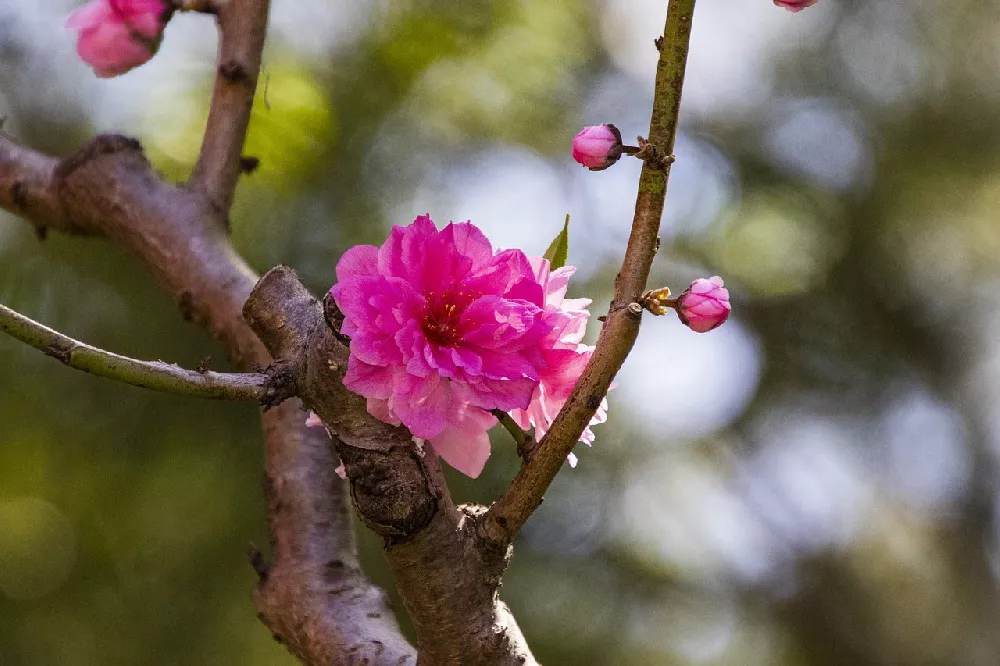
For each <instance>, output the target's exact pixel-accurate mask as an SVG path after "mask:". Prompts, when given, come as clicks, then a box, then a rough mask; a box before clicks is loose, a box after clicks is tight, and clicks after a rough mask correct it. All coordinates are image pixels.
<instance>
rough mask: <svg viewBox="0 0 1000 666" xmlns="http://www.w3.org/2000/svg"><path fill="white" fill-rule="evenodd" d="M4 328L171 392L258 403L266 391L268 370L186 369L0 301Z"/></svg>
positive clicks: (116, 375)
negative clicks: (105, 344) (85, 337)
mask: <svg viewBox="0 0 1000 666" xmlns="http://www.w3.org/2000/svg"><path fill="white" fill-rule="evenodd" d="M0 331H3V332H4V333H7V334H8V335H10V336H11V337H13V338H15V339H17V340H20V341H21V342H24V343H26V344H28V345H31V346H32V347H34V348H35V349H38V350H40V351H42V352H44V353H45V354H47V355H49V356H51V357H53V358H55V359H57V360H58V361H60V362H62V363H64V364H66V365H68V366H69V367H71V368H75V369H77V370H83V371H84V372H89V373H90V374H92V375H97V376H98V377H105V378H107V379H114V380H115V381H119V382H124V383H126V384H131V385H132V386H139V387H142V388H148V389H152V390H154V391H164V392H166V393H179V394H182V395H189V396H192V397H196V398H214V399H217V400H233V401H236V402H259V401H261V400H262V399H264V397H265V395H266V394H267V375H265V374H262V373H248V374H229V373H220V372H212V371H210V370H206V371H204V372H199V371H195V370H185V369H184V368H180V367H178V366H176V365H171V364H169V363H162V362H159V361H139V360H136V359H134V358H128V357H127V356H119V355H118V354H114V353H112V352H109V351H104V350H103V349H98V348H97V347H92V346H90V345H88V344H86V343H83V342H79V341H77V340H74V339H73V338H71V337H69V336H66V335H63V334H62V333H60V332H58V331H54V330H52V329H51V328H48V327H47V326H43V325H42V324H39V323H38V322H37V321H34V320H33V319H29V318H28V317H25V316H24V315H22V314H20V313H19V312H15V311H14V310H11V309H10V308H8V307H7V306H5V305H3V304H0Z"/></svg>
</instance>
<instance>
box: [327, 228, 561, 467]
mask: <svg viewBox="0 0 1000 666" xmlns="http://www.w3.org/2000/svg"><path fill="white" fill-rule="evenodd" d="M337 280H338V282H337V284H335V285H334V286H333V287H332V288H331V289H330V292H331V293H332V294H333V297H334V299H335V300H336V302H337V305H338V306H339V307H340V309H341V311H342V312H343V313H344V323H343V326H342V327H341V332H342V333H343V334H344V335H347V336H350V338H351V355H350V360H349V362H348V369H347V374H346V375H345V377H344V384H345V385H346V386H347V388H349V389H350V390H352V391H354V392H355V393H358V394H360V395H363V396H365V397H366V398H368V411H369V413H371V414H372V415H373V416H375V417H376V418H378V419H380V420H382V421H385V422H387V423H392V424H396V425H398V424H400V423H402V424H403V425H405V426H406V427H407V428H409V429H410V432H412V433H413V435H414V436H415V437H418V438H421V439H426V440H427V441H429V442H430V444H431V446H432V447H433V448H434V451H435V452H436V453H437V454H438V455H439V456H441V457H442V458H444V460H445V461H446V462H447V463H448V464H450V465H451V466H452V467H454V468H455V469H457V470H459V471H460V472H463V473H464V474H467V475H468V476H471V477H476V476H478V475H479V473H480V472H481V471H482V468H483V466H484V465H485V464H486V459H487V458H488V457H489V453H490V442H489V437H488V436H487V434H486V431H487V430H488V429H489V428H490V427H492V426H493V425H494V424H496V422H497V421H496V417H495V416H493V414H491V413H490V410H493V409H500V410H503V411H509V410H512V409H524V408H526V407H528V405H529V403H530V401H531V397H532V394H533V393H534V391H535V388H536V387H537V386H538V382H539V379H540V376H541V372H542V371H543V370H544V368H545V365H546V361H545V354H544V353H543V350H542V346H541V345H542V341H543V340H546V339H547V338H548V336H549V334H550V333H551V331H552V328H553V325H552V324H550V323H548V322H547V321H546V316H545V313H544V311H543V308H544V306H545V293H544V291H543V289H542V286H541V285H540V284H539V283H538V280H537V279H536V277H535V274H534V272H533V270H532V267H531V264H530V263H529V261H528V258H527V257H526V256H525V255H524V253H523V252H521V251H520V250H505V251H502V252H498V253H496V254H494V251H493V247H492V246H491V245H490V242H489V240H487V238H486V236H484V235H483V233H482V232H481V231H480V230H479V229H478V228H477V227H475V226H474V225H472V224H471V223H469V222H464V223H462V224H454V223H452V224H449V225H448V226H447V227H445V228H444V229H443V230H441V231H438V230H437V228H436V227H435V226H434V222H432V221H431V219H430V217H428V216H426V215H423V216H420V217H418V218H417V219H416V220H415V221H414V222H413V224H411V225H409V226H407V227H399V226H396V227H393V229H392V231H391V233H390V234H389V238H388V239H387V240H386V241H385V243H383V245H382V246H381V247H374V246H372V245H359V246H357V247H354V248H351V249H350V250H348V251H347V252H345V253H344V255H343V256H342V257H341V259H340V262H339V263H338V264H337Z"/></svg>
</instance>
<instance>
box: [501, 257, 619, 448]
mask: <svg viewBox="0 0 1000 666" xmlns="http://www.w3.org/2000/svg"><path fill="white" fill-rule="evenodd" d="M531 266H532V268H533V269H534V271H535V278H536V279H537V280H538V283H539V284H541V285H542V288H543V289H544V290H545V319H546V321H547V322H548V323H550V324H551V325H552V329H551V330H550V331H549V333H548V335H547V336H546V337H545V339H544V340H543V341H542V345H541V346H542V354H543V356H544V358H545V368H544V369H543V370H542V371H541V374H540V380H541V381H540V382H539V384H538V387H537V388H536V389H535V391H534V393H532V395H531V404H530V405H528V407H527V409H514V410H511V412H510V415H511V417H512V418H513V419H514V421H515V422H516V423H517V424H518V426H520V427H521V428H523V429H525V430H527V429H528V428H531V427H534V428H535V440H536V441H537V440H541V438H542V436H543V435H545V433H546V432H547V431H548V429H549V426H551V425H552V421H553V419H555V417H556V415H557V414H558V413H559V410H560V409H562V406H563V405H564V404H566V401H567V400H568V399H569V394H570V392H571V391H572V390H573V387H574V386H576V382H577V380H578V379H579V378H580V373H582V372H583V369H584V368H585V367H586V366H587V363H588V362H589V361H590V357H591V355H593V353H594V348H593V347H591V346H588V345H585V344H582V343H581V340H583V335H584V333H585V332H586V328H587V319H588V318H589V317H590V312H589V311H588V310H587V306H588V305H590V299H589V298H577V299H568V298H566V288H567V286H568V284H569V279H570V277H571V276H572V275H573V273H575V272H576V269H575V268H574V267H572V266H564V267H562V268H559V269H556V270H554V271H553V270H550V266H549V262H548V260H547V259H543V258H541V257H532V258H531ZM607 418H608V401H607V399H606V398H605V399H604V400H602V401H601V405H600V407H598V409H597V413H596V414H594V418H593V419H591V421H590V425H595V424H597V423H604V421H606V420H607ZM580 441H581V442H585V443H587V444H590V443H591V442H593V441H594V433H593V431H592V430H591V429H590V427H589V426H588V427H587V428H586V429H585V430H584V431H583V434H582V435H581V436H580ZM569 460H570V465H575V464H576V457H575V456H573V454H570V459H569Z"/></svg>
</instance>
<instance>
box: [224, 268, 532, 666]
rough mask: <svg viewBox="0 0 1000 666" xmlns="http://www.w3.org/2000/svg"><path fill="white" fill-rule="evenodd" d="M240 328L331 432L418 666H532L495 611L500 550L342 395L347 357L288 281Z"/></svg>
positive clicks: (503, 559) (430, 464)
mask: <svg viewBox="0 0 1000 666" xmlns="http://www.w3.org/2000/svg"><path fill="white" fill-rule="evenodd" d="M244 316H245V317H246V319H247V321H248V322H249V323H250V325H251V326H252V327H253V328H254V330H255V331H257V333H258V335H260V337H261V339H262V340H264V342H265V344H267V346H268V348H269V349H270V350H271V353H272V354H273V355H274V356H275V358H277V359H278V360H279V362H280V363H282V364H286V365H287V366H288V368H289V374H290V375H291V376H293V377H295V378H296V382H295V388H294V390H295V393H296V395H298V396H300V397H301V398H302V399H303V401H304V402H305V403H306V405H307V406H308V407H309V408H310V409H312V410H313V411H315V412H316V413H317V414H318V415H319V416H320V418H321V419H322V420H323V422H324V424H326V426H327V428H329V429H330V431H331V433H330V434H331V435H332V441H333V442H334V445H335V446H336V449H337V452H338V454H339V456H340V459H341V460H342V461H343V463H344V467H345V470H346V472H347V477H348V479H349V482H350V488H351V497H352V500H353V503H354V507H355V509H356V510H357V512H358V515H359V516H360V517H361V519H362V521H364V523H365V525H367V526H368V527H369V528H370V529H372V530H373V531H374V532H375V533H377V534H378V535H379V536H381V537H382V543H383V547H384V551H385V555H386V559H387V560H388V561H389V565H390V567H391V568H392V571H393V574H394V575H395V578H396V585H397V588H398V589H399V593H400V596H402V598H403V603H404V604H405V605H406V609H407V611H409V614H410V617H411V618H412V620H413V624H414V627H415V628H416V632H417V644H418V647H419V650H420V660H419V662H418V663H421V664H530V663H535V662H534V658H533V657H532V655H531V652H530V650H529V649H528V647H527V644H526V643H525V641H524V637H523V636H522V634H521V632H520V630H519V629H518V627H517V624H516V623H515V622H514V619H513V617H512V616H511V615H510V612H509V611H508V609H507V607H506V605H505V604H503V602H501V601H500V600H499V596H498V591H499V587H500V581H501V576H502V574H503V571H504V569H505V568H506V566H507V560H508V558H509V556H510V548H509V546H506V545H504V546H502V547H497V546H496V545H495V544H493V543H490V542H488V541H485V540H483V539H482V538H481V537H480V535H479V532H480V529H479V522H480V521H481V519H482V515H483V511H484V509H483V508H482V507H478V506H462V507H456V506H455V505H454V503H453V502H452V500H451V496H450V494H449V493H448V488H447V486H446V485H445V483H444V479H443V477H442V475H441V470H440V466H439V464H438V461H437V458H436V456H435V455H434V454H433V453H432V452H431V451H429V450H424V449H423V448H422V446H420V445H419V444H418V443H415V442H414V440H413V437H412V436H411V435H410V433H409V432H408V431H407V430H406V429H405V428H400V427H393V426H391V425H388V424H386V423H383V422H381V421H379V420H378V419H376V418H374V417H372V416H371V415H369V414H368V413H367V409H366V407H365V399H364V398H362V397H361V396H358V395H355V394H353V393H351V392H350V391H348V390H347V389H346V388H345V387H344V383H343V376H344V372H345V371H346V370H347V357H348V349H347V348H346V347H345V346H344V344H343V342H341V340H340V339H339V337H338V335H337V332H336V331H334V330H333V329H332V328H330V327H329V326H328V325H327V322H326V318H325V317H324V313H323V307H322V305H321V304H320V303H319V302H318V301H317V300H316V299H315V298H313V297H312V296H311V295H310V294H309V292H308V291H307V290H306V289H305V287H304V286H303V285H302V284H301V282H299V280H298V277H297V276H296V275H295V272H294V271H293V270H292V269H290V268H287V267H284V266H279V267H277V268H274V269H271V270H270V271H269V272H268V273H267V274H266V275H265V276H264V277H263V278H261V280H260V282H259V283H258V284H257V286H256V287H255V289H254V292H253V293H252V294H251V296H250V298H249V299H248V300H247V302H246V306H245V307H244Z"/></svg>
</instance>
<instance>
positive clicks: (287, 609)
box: [0, 135, 416, 665]
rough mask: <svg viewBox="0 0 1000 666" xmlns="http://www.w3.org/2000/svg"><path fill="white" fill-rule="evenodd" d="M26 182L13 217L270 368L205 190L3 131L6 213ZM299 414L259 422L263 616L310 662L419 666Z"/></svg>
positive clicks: (143, 164) (123, 150)
mask: <svg viewBox="0 0 1000 666" xmlns="http://www.w3.org/2000/svg"><path fill="white" fill-rule="evenodd" d="M22 165H23V166H22ZM19 182H30V183H31V187H24V188H23V189H22V190H21V192H20V196H21V197H22V201H21V203H20V205H19V206H18V208H17V210H16V212H19V213H20V214H21V215H23V216H24V217H25V218H27V219H28V220H29V221H31V222H32V223H34V224H35V225H36V226H44V227H47V228H52V229H58V230H64V231H67V232H71V233H86V234H91V235H103V236H107V237H109V238H110V239H112V240H114V241H115V242H118V243H119V244H121V245H122V246H124V247H126V248H128V249H129V250H130V251H131V252H132V254H133V255H135V256H136V257H137V258H138V259H139V260H140V261H142V262H143V263H144V264H145V265H146V266H147V267H148V268H149V269H150V271H151V273H152V274H153V275H154V276H155V277H156V278H157V280H158V281H159V282H160V284H162V285H163V287H164V288H165V289H166V290H167V291H168V292H169V293H170V294H171V295H172V296H173V298H174V300H175V301H176V302H177V305H178V307H179V308H180V310H181V314H182V315H183V316H184V317H185V318H186V319H188V320H190V321H194V322H195V323H197V324H199V325H200V326H202V327H203V328H205V330H206V331H208V332H209V333H210V334H211V335H212V337H213V338H215V339H216V340H218V341H219V342H220V343H221V344H222V345H223V346H224V348H225V349H226V350H227V352H228V353H229V355H230V356H231V357H232V358H233V359H234V360H235V361H236V362H237V363H238V364H239V365H240V366H241V367H244V368H250V367H253V366H254V365H267V364H269V363H270V362H271V357H270V354H269V353H268V351H267V349H266V348H265V347H264V345H263V343H261V341H260V339H259V338H257V336H256V335H255V334H254V333H253V331H252V330H250V328H249V327H248V326H247V325H246V323H245V322H244V321H243V318H242V315H241V312H240V311H241V308H242V305H243V302H244V301H245V300H246V297H247V295H249V293H250V291H251V289H252V288H253V285H254V282H255V280H256V276H255V275H254V274H253V272H252V271H251V270H250V268H249V267H248V266H247V265H246V264H245V263H244V262H243V260H242V259H241V258H240V257H239V256H238V255H237V254H236V253H235V252H234V251H233V249H232V247H231V245H230V244H229V240H228V238H227V237H226V234H225V230H224V227H223V225H221V224H220V223H219V222H220V216H219V213H218V212H217V211H216V209H215V207H214V206H213V205H212V204H211V203H209V202H207V201H206V200H205V199H204V197H202V196H201V195H200V194H199V193H198V192H197V191H195V190H192V189H189V188H186V187H179V186H174V185H170V184H168V183H165V182H163V181H162V179H160V178H159V176H158V175H157V174H156V173H155V172H154V171H153V170H152V168H151V166H150V165H149V163H148V162H147V161H146V159H145V157H144V155H143V153H142V150H141V147H140V146H139V144H138V142H136V141H134V140H132V139H129V138H126V137H121V136H117V135H108V136H100V137H97V138H96V139H94V141H93V142H91V143H90V144H88V145H87V146H86V147H84V148H83V149H82V150H80V151H78V152H77V153H75V154H74V155H71V156H70V157H67V158H65V159H63V160H55V159H52V158H47V157H44V156H41V155H39V154H37V153H35V152H33V151H30V150H28V149H25V148H22V147H20V146H17V145H16V144H14V143H13V142H12V141H10V140H9V139H8V138H6V137H4V136H2V135H0V205H4V206H5V207H6V206H7V204H8V202H13V197H12V189H16V185H17V183H19ZM29 211H37V212H39V216H38V217H34V216H30V215H29V214H28V213H29ZM305 418H306V413H305V412H304V411H303V410H302V408H301V405H300V404H299V402H298V400H289V401H287V402H285V403H284V404H282V405H281V407H280V408H277V409H272V410H270V411H267V412H265V413H264V414H263V417H262V421H263V427H264V434H265V446H266V451H265V477H266V480H267V483H266V484H265V491H266V496H267V505H268V522H269V525H270V527H271V533H272V537H273V539H274V559H273V562H272V563H271V565H270V567H269V568H268V570H267V575H266V577H265V578H264V579H263V580H262V581H261V584H260V585H259V586H258V588H257V590H256V591H255V594H254V598H255V601H256V603H257V607H258V610H259V611H260V614H261V619H262V620H263V621H264V622H265V624H267V626H268V627H269V628H270V629H271V631H272V632H274V634H275V636H276V637H278V638H279V639H281V640H282V642H283V643H284V644H285V645H286V646H287V647H288V649H289V650H290V651H291V652H292V653H293V654H295V655H297V656H299V657H300V658H301V659H303V661H305V662H307V663H311V664H362V663H367V664H373V665H375V664H386V665H388V664H400V663H408V662H409V663H415V662H416V656H415V652H414V651H413V649H412V648H411V647H410V646H409V645H408V644H407V643H406V641H405V640H404V639H403V638H402V637H401V635H400V634H399V632H398V629H397V628H396V626H395V620H394V617H393V614H392V609H391V608H390V607H389V605H388V604H387V603H386V601H385V598H384V594H383V593H382V592H381V591H380V590H378V589H377V588H375V587H373V586H372V585H371V584H370V583H369V582H368V581H367V580H365V579H364V577H363V576H362V575H361V574H360V570H359V568H358V566H357V555H356V553H355V550H354V544H353V541H352V540H351V537H350V535H349V530H347V526H348V524H349V518H348V514H347V508H346V490H345V488H344V484H342V483H341V482H340V480H339V479H336V478H331V475H332V470H333V468H334V467H335V466H336V465H335V463H334V460H333V457H332V455H331V453H330V451H329V442H328V440H327V438H326V436H325V435H324V433H323V432H322V431H317V430H315V429H307V428H305V426H304V423H305ZM336 562H341V563H342V564H343V566H338V565H336Z"/></svg>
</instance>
